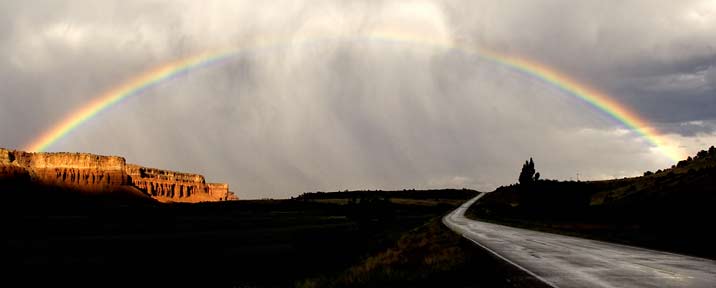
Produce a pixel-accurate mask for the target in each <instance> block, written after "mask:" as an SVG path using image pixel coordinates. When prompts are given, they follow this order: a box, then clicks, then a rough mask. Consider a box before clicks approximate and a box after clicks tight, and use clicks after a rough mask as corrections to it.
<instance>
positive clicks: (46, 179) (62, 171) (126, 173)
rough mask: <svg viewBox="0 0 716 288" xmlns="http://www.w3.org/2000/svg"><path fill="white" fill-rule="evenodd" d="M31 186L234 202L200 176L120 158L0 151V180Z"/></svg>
mask: <svg viewBox="0 0 716 288" xmlns="http://www.w3.org/2000/svg"><path fill="white" fill-rule="evenodd" d="M8 179H13V180H22V179H24V180H29V181H32V182H33V183H39V184H42V185H48V186H53V187H62V188H68V189H73V190H78V191H84V192H95V193H102V192H108V191H127V190H128V189H129V190H135V191H136V190H139V191H141V192H142V193H144V194H145V195H147V196H149V197H152V198H154V199H157V200H159V201H162V202H203V201H225V200H236V199H238V198H237V197H236V196H235V195H234V194H233V193H232V192H230V191H229V186H228V185H227V184H212V183H206V181H205V180H204V176H201V175H198V174H188V173H181V172H174V171H167V170H161V169H154V168H146V167H142V166H138V165H133V164H127V163H126V160H125V159H124V158H122V157H116V156H100V155H94V154H88V153H28V152H23V151H14V150H7V149H2V148H0V180H8Z"/></svg>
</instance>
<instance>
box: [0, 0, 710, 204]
mask: <svg viewBox="0 0 716 288" xmlns="http://www.w3.org/2000/svg"><path fill="white" fill-rule="evenodd" d="M375 33H400V34H401V35H408V36H409V37H414V38H420V39H428V40H429V41H428V42H431V43H432V42H435V43H449V44H450V45H426V44H424V43H423V44H421V43H416V42H410V41H390V40H384V39H383V40H381V39H376V38H375V37H369V36H366V35H373V34H375ZM714 35H716V1H713V0H710V1H704V0H700V1H695V0H694V1H691V0H684V1H671V0H668V1H665V0H642V1H639V0H630V1H586V0H585V1H566V0H565V1H561V0H539V1H537V0H535V1H516V0H514V1H483V0H470V1H457V0H455V1H448V0H445V1H438V0H435V1H428V0H415V1H322V0H305V1H303V0H292V1H289V0H286V1H253V0H249V1H211V0H209V1H189V0H186V1H182V0H176V1H174V0H173V1H155V0H152V1H149V0H146V1H133V0H129V1H126V0H125V1H49V0H48V1H41V0H35V1H32V0H31V1H9V0H0V87H2V89H1V90H0V103H2V104H0V147H6V148H11V149H25V148H27V146H28V144H29V143H31V142H33V141H34V140H35V139H37V138H38V137H39V136H40V135H41V134H42V133H44V132H45V131H47V130H48V129H50V128H51V127H52V126H53V125H54V124H56V123H58V122H60V121H61V120H62V119H64V118H65V117H67V116H68V114H70V113H72V112H73V111H74V110H76V109H78V108H80V107H82V106H83V105H86V104H87V103H89V102H90V101H91V100H93V99H96V98H97V97H98V96H99V95H101V94H102V93H103V92H104V91H107V90H110V89H112V88H114V87H116V86H118V85H120V84H122V83H124V82H125V81H127V80H129V79H131V78H132V77H133V76H136V75H139V74H141V73H143V72H145V71H147V70H150V69H152V68H154V67H158V66H160V65H162V64H164V63H168V62H171V61H175V60H177V59H182V58H185V57H188V56H192V55H196V54H199V53H202V52H206V51H213V50H216V49H226V48H232V47H243V50H241V51H242V52H240V53H238V54H237V55H236V56H235V57H232V58H230V59H228V60H225V61H221V62H220V63H217V64H214V65H210V66H207V67H204V68H201V69H195V70H192V71H189V72H188V73H184V74H181V75H179V76H177V77H174V78H172V79H171V80H168V81H164V82H162V83H160V84H159V85H156V86H154V87H151V88H149V89H147V90H145V91H144V92H143V93H141V94H139V95H135V96H132V97H129V98H127V99H126V100H124V101H122V102H120V103H118V104H117V105H115V106H113V107H111V108H109V109H107V110H106V111H103V112H101V113H100V114H98V115H97V116H96V117H94V118H93V119H91V120H90V121H88V122H86V123H84V124H83V125H81V126H80V127H78V128H77V129H75V130H74V131H72V132H71V133H69V134H68V135H67V136H66V137H64V138H62V139H61V140H60V141H58V142H56V143H54V144H53V145H52V146H50V147H49V149H48V150H49V151H71V152H91V153H97V154H102V155H121V156H124V157H125V158H126V159H127V161H128V162H130V163H136V164H140V165H144V166H149V167H158V168H165V169H170V170H178V171H186V172H196V173H201V174H204V175H205V176H206V178H207V180H208V181H211V182H225V183H229V185H230V188H231V190H232V191H235V192H236V193H237V194H238V195H239V197H241V198H244V199H256V198H287V197H291V196H296V195H298V194H300V193H302V192H308V191H337V190H345V189H404V188H405V189H410V188H416V189H421V188H443V187H454V188H473V189H478V190H482V191H489V190H492V189H494V188H496V187H498V186H500V185H508V184H511V183H514V182H516V180H517V176H518V175H519V170H520V167H521V164H522V163H523V162H524V161H525V160H526V159H528V158H529V157H533V158H534V161H535V164H536V168H537V170H538V171H539V172H540V173H541V175H542V178H549V179H562V180H570V179H573V180H576V179H580V180H586V179H606V178H615V177H626V176H636V175H640V174H642V173H643V172H644V171H647V170H652V171H653V170H656V169H662V168H667V167H669V166H671V165H672V164H674V163H673V162H674V161H673V159H669V158H668V157H665V156H664V154H663V153H662V152H661V151H660V150H659V149H658V147H654V146H653V145H652V144H650V143H649V142H648V141H646V140H645V139H643V138H642V137H640V136H639V135H638V134H637V133H635V132H634V131H631V130H629V129H628V127H625V126H624V125H622V124H620V123H619V122H617V121H615V120H614V119H613V118H610V117H609V115H607V114H606V113H604V112H603V111H600V110H598V109H595V108H594V107H592V106H590V105H588V104H587V103H585V102H584V101H582V100H579V99H577V98H575V97H574V96H572V95H569V94H567V93H565V92H564V91H562V90H560V89H557V88H556V87H554V86H553V85H550V84H547V83H545V82H544V81H540V80H539V79H536V78H535V77H531V76H529V75H525V74H524V73H520V72H519V71H515V70H514V69H511V68H509V67H505V66H504V65H499V64H497V63H494V62H491V61H487V60H485V59H483V58H481V57H479V56H477V55H474V54H472V53H468V52H466V51H464V50H461V49H451V48H450V47H451V46H460V47H474V48H480V49H487V50H491V51H499V52H500V53H505V54H508V55H515V56H519V57H522V58H524V59H531V60H534V61H537V62H539V63H542V64H544V65H546V66H548V67H551V68H552V69H554V70H556V71H559V72H561V73H562V74H565V75H569V76H570V77H571V78H573V79H575V80H576V81H578V82H579V83H582V84H583V85H586V86H588V87H592V88H594V89H597V90H599V91H602V92H603V93H605V94H608V95H610V96H611V97H612V98H613V99H614V100H615V101H617V102H619V103H621V104H623V105H625V106H626V107H628V108H629V109H631V110H633V111H635V112H636V113H638V114H639V115H641V116H642V117H643V118H644V119H646V120H647V121H648V122H649V123H650V125H652V127H649V128H653V129H658V130H659V131H661V132H662V133H663V134H664V137H665V139H668V140H669V141H670V143H672V144H673V145H676V146H678V147H680V149H682V150H683V151H684V152H685V153H687V154H695V152H696V151H698V150H701V149H704V148H707V147H709V146H711V145H715V144H716V37H714ZM267 39H271V43H273V44H272V45H263V46H262V45H258V43H265V42H266V41H267ZM252 47H253V48H252Z"/></svg>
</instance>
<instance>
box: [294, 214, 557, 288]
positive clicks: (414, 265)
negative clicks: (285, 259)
mask: <svg viewBox="0 0 716 288" xmlns="http://www.w3.org/2000/svg"><path fill="white" fill-rule="evenodd" d="M441 218H442V217H436V218H433V219H432V220H430V221H428V222H427V223H425V224H424V225H422V226H420V227H418V228H415V229H413V230H411V231H409V232H407V233H404V234H403V235H402V236H401V237H400V239H399V240H398V241H397V242H396V243H395V244H393V245H392V246H391V247H390V248H388V249H386V250H383V251H381V252H378V253H375V254H372V255H369V256H368V257H366V258H365V259H363V260H362V261H360V262H359V263H357V264H355V265H353V266H351V267H350V268H348V269H346V270H344V271H343V272H340V273H338V274H336V275H329V276H323V277H318V278H310V279H306V280H303V281H301V282H299V283H298V285H297V287H301V288H314V287H445V286H450V287H541V286H543V285H544V284H542V283H541V282H539V281H537V280H536V279H534V278H532V277H530V276H527V275H525V273H523V272H522V271H519V270H517V269H516V268H514V267H512V266H510V265H509V264H507V263H504V262H503V261H502V260H499V259H497V258H494V257H493V256H492V255H490V254H488V252H486V251H484V250H482V249H481V248H479V247H478V246H477V245H475V244H474V243H471V242H469V241H468V240H466V239H464V238H462V237H461V236H460V235H458V234H455V233H454V232H452V231H450V230H449V229H448V228H447V227H446V226H445V225H443V224H442V223H441V221H440V219H441Z"/></svg>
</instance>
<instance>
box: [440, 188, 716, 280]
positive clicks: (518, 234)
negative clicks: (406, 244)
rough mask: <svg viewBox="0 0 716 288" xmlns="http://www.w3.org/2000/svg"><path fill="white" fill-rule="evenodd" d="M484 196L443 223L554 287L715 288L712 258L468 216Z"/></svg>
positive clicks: (464, 206)
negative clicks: (517, 226) (466, 211)
mask: <svg viewBox="0 0 716 288" xmlns="http://www.w3.org/2000/svg"><path fill="white" fill-rule="evenodd" d="M484 195H485V194H480V196H478V197H475V198H473V199H472V200H470V201H468V202H467V203H465V204H463V205H462V206H461V207H460V208H458V209H455V211H453V212H451V213H450V214H448V215H447V216H445V217H444V218H443V223H445V225H447V226H448V227H449V228H450V229H452V230H453V231H455V232H457V233H459V234H461V235H462V236H463V237H465V238H467V239H469V240H471V241H473V242H475V243H476V244H477V245H480V246H482V247H483V248H485V249H487V250H488V251H490V252H491V253H493V254H495V255H497V256H498V257H500V258H502V259H504V260H505V261H507V262H509V263H511V264H513V265H515V266H517V267H518V268H520V269H522V270H525V271H526V272H527V273H529V274H531V275H533V276H535V277H537V278H539V279H540V280H542V281H543V282H545V283H547V284H549V285H551V286H554V287H716V261H713V260H708V259H701V258H695V257H689V256H683V255H677V254H671V253H666V252H659V251H654V250H648V249H642V248H637V247H632V246H625V245H620V244H613V243H607V242H601V241H595V240H588V239H582V238H576V237H569V236H562V235H556V234H551V233H544V232H537V231H532V230H526V229H520V228H514V227H508V226H503V225H497V224H492V223H485V222H480V221H474V220H470V219H467V218H465V216H464V213H465V210H467V208H468V207H470V205H472V203H474V202H475V201H477V200H478V199H479V198H480V197H482V196H484ZM715 244H716V243H715Z"/></svg>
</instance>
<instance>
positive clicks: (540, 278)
mask: <svg viewBox="0 0 716 288" xmlns="http://www.w3.org/2000/svg"><path fill="white" fill-rule="evenodd" d="M484 195H485V193H484V192H483V193H482V194H480V195H478V196H477V197H475V198H473V199H471V200H468V202H470V201H472V202H473V203H470V205H467V207H463V206H466V205H465V204H467V203H465V204H463V205H461V206H460V207H458V208H457V209H455V210H458V209H461V208H464V209H465V210H467V209H468V208H469V207H470V206H472V205H473V204H474V202H477V200H478V199H480V198H481V197H482V196H484ZM455 212H456V211H452V212H450V213H449V214H448V215H446V216H444V217H443V219H442V220H443V221H442V222H443V225H445V226H447V227H448V228H449V229H450V230H452V231H453V232H457V231H456V230H455V229H453V227H452V225H448V223H447V222H450V220H449V219H448V218H449V217H450V215H452V214H453V213H455ZM462 212H463V215H462V217H463V218H465V215H464V213H465V211H462ZM453 225H455V224H454V223H453ZM457 233H460V236H462V237H463V238H465V239H467V240H470V241H471V242H472V243H475V244H477V245H478V246H480V247H482V249H485V250H486V251H487V252H490V253H491V254H492V255H495V256H497V257H498V258H500V259H502V260H504V261H505V262H507V263H509V264H511V265H512V266H515V267H517V268H519V269H520V270H522V271H525V272H527V274H529V275H530V276H532V277H535V278H537V280H539V281H542V283H544V284H547V285H548V286H550V287H553V288H559V287H558V286H557V285H555V284H554V283H552V282H549V281H547V279H544V278H542V277H541V276H539V275H537V274H535V273H534V272H532V271H530V270H527V268H525V267H522V265H520V264H517V263H515V262H513V261H512V260H510V259H507V258H505V257H504V256H502V255H500V254H498V253H497V252H495V251H493V250H492V249H490V248H487V246H485V245H482V243H480V242H477V241H476V240H473V239H471V238H470V237H467V236H466V235H465V233H461V232H457Z"/></svg>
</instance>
